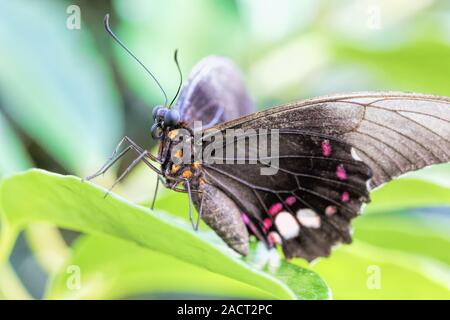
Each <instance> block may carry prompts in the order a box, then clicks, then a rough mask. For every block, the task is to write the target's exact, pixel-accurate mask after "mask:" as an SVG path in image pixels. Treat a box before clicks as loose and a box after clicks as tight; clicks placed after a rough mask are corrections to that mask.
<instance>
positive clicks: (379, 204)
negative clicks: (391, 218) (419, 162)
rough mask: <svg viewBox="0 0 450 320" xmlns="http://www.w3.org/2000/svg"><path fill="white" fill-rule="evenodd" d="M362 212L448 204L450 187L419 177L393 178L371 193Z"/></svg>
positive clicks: (449, 201)
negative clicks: (369, 199) (369, 200)
mask: <svg viewBox="0 0 450 320" xmlns="http://www.w3.org/2000/svg"><path fill="white" fill-rule="evenodd" d="M370 197H371V199H372V201H371V202H370V203H369V205H368V206H367V208H366V209H365V210H364V213H370V212H383V211H392V210H397V209H404V208H414V207H433V206H436V207H437V206H445V205H450V188H447V187H444V186H441V185H438V184H435V183H432V182H428V181H424V180H419V179H410V178H401V179H397V180H393V181H391V182H389V183H387V184H385V185H383V186H382V187H381V188H379V189H377V190H375V191H374V192H373V193H371V196H370Z"/></svg>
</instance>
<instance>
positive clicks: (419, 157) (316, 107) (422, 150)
mask: <svg viewBox="0 0 450 320" xmlns="http://www.w3.org/2000/svg"><path fill="white" fill-rule="evenodd" d="M225 128H243V129H245V128H270V129H275V128H301V129H302V130H306V131H311V132H316V133H322V134H328V135H331V136H334V137H337V138H339V139H341V140H342V141H344V142H347V143H349V144H351V145H352V146H353V147H354V148H355V150H354V151H355V153H356V154H357V155H358V156H359V157H360V158H361V159H362V160H363V161H364V162H365V163H367V164H368V165H369V166H370V168H371V169H372V171H373V179H372V180H371V186H372V187H376V186H379V185H381V184H382V183H384V182H387V181H389V180H391V179H392V178H394V177H396V176H399V175H401V174H404V173H406V172H408V171H412V170H417V169H420V168H423V167H425V166H428V165H432V164H436V163H443V162H447V161H450V98H448V97H440V96H433V95H422V94H416V93H400V92H379V93H378V92H377V93H370V92H369V93H355V94H348V95H335V96H328V97H323V98H315V99H311V100H305V101H300V102H296V103H292V104H288V105H285V106H281V107H277V108H272V109H268V110H265V111H261V112H257V113H254V114H252V115H249V116H246V117H243V118H240V119H237V120H234V121H230V122H227V123H223V124H220V125H218V126H216V129H218V130H223V129H225Z"/></svg>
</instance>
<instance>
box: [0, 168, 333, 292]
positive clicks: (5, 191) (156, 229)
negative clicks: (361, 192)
mask: <svg viewBox="0 0 450 320" xmlns="http://www.w3.org/2000/svg"><path fill="white" fill-rule="evenodd" d="M104 194H105V190H104V189H101V188H99V187H95V186H94V185H92V184H90V183H82V182H81V181H80V180H79V179H78V178H75V177H70V176H60V175H56V174H51V173H47V172H45V171H41V170H31V171H28V172H25V173H22V174H18V175H15V176H13V177H11V178H8V179H5V180H4V181H3V183H2V185H1V187H0V201H1V202H2V205H3V212H4V215H5V218H6V221H7V222H8V224H9V225H10V227H12V228H13V229H20V228H23V227H24V226H26V225H27V224H28V223H30V222H35V221H46V222H50V223H54V224H56V225H58V226H60V227H63V228H68V229H73V230H78V231H82V232H85V233H89V234H94V235H104V234H106V235H111V236H115V237H118V238H121V239H123V240H128V241H131V242H134V243H136V244H139V245H140V246H142V247H145V248H148V249H151V250H153V251H155V252H157V253H161V254H167V255H170V256H172V257H174V258H177V259H179V260H181V261H183V262H185V263H190V264H193V265H195V266H197V267H200V268H204V269H206V270H208V271H210V272H214V273H217V274H220V275H223V276H227V277H229V278H232V279H235V280H237V281H240V282H243V283H245V284H248V285H250V286H252V287H255V288H257V289H260V290H262V291H264V292H266V294H270V295H271V296H272V297H276V298H282V299H288V298H293V297H295V295H294V293H293V292H292V291H291V290H289V289H288V287H287V286H286V285H284V284H282V282H280V281H277V280H275V278H273V277H272V276H270V275H268V274H267V273H264V272H261V271H258V270H256V269H254V268H251V267H250V266H248V265H247V264H246V263H244V262H243V261H242V260H240V259H238V255H237V254H236V253H234V252H232V250H231V249H229V248H227V247H226V246H225V245H223V244H221V245H214V244H213V242H217V241H218V238H217V237H215V238H211V235H210V233H203V232H194V231H193V230H192V228H191V227H190V226H189V225H188V224H186V223H185V222H183V221H181V220H179V219H175V218H173V217H169V216H167V215H164V214H162V213H154V212H151V211H149V210H147V209H145V208H143V207H140V206H136V205H134V204H132V203H129V202H127V201H125V200H122V199H120V198H119V197H117V196H115V195H110V196H109V197H107V198H104ZM25 195H26V198H27V201H23V198H24V196H25ZM214 239H215V240H214ZM305 276H306V275H305ZM309 276H315V275H314V274H313V273H311V274H309ZM317 290H318V293H317V294H316V296H318V297H320V296H323V295H322V294H320V292H327V288H326V287H325V286H322V287H318V288H317ZM325 295H326V294H325ZM298 298H302V297H301V296H299V297H298Z"/></svg>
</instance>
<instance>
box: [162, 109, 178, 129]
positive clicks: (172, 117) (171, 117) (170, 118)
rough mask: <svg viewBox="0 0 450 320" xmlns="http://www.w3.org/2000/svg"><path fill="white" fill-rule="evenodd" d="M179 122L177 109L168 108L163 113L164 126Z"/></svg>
mask: <svg viewBox="0 0 450 320" xmlns="http://www.w3.org/2000/svg"><path fill="white" fill-rule="evenodd" d="M178 122H180V113H179V112H178V111H177V110H174V109H172V110H169V111H167V112H166V114H165V115H164V126H168V127H171V126H175V125H177V124H178Z"/></svg>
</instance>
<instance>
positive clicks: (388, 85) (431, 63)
mask: <svg viewBox="0 0 450 320" xmlns="http://www.w3.org/2000/svg"><path fill="white" fill-rule="evenodd" d="M334 46H335V53H336V56H337V58H338V59H340V60H341V61H346V62H349V63H351V64H352V65H355V64H362V65H364V66H365V67H370V68H371V69H372V70H373V73H374V74H376V75H378V76H379V77H380V80H381V83H382V84H383V85H382V87H379V88H378V90H382V89H386V90H404V91H417V92H422V93H432V94H440V95H447V96H450V87H449V86H448V75H449V73H450V59H448V57H449V56H450V45H448V44H446V43H444V42H441V41H439V40H436V39H433V37H432V36H431V34H430V37H426V38H418V39H416V40H414V41H411V42H409V43H406V44H403V45H401V46H396V47H393V48H388V49H383V50H379V49H378V50H377V49H370V48H362V47H356V46H354V45H353V44H352V43H348V42H345V41H342V39H339V40H338V41H336V40H335V41H334ZM372 90H373V88H372Z"/></svg>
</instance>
